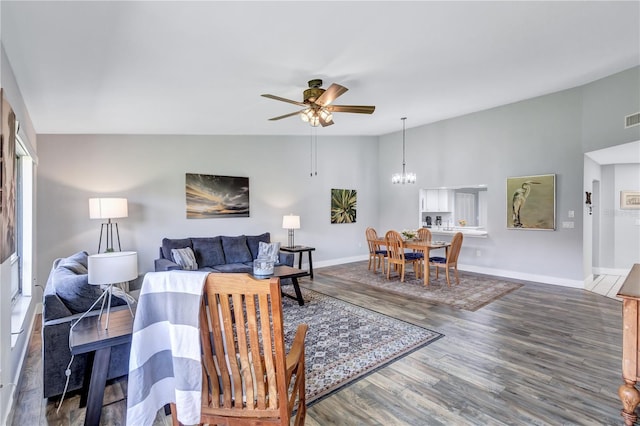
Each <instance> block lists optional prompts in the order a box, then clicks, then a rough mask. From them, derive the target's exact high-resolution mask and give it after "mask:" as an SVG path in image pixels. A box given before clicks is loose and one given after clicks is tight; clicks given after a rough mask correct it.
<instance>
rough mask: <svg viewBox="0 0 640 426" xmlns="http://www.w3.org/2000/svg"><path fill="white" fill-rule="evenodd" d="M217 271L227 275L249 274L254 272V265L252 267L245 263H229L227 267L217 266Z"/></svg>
mask: <svg viewBox="0 0 640 426" xmlns="http://www.w3.org/2000/svg"><path fill="white" fill-rule="evenodd" d="M215 270H216V271H218V272H227V273H248V274H250V273H251V272H253V263H251V266H250V265H248V264H243V263H227V264H226V265H217V266H216V267H215Z"/></svg>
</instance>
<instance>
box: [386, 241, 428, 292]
mask: <svg viewBox="0 0 640 426" xmlns="http://www.w3.org/2000/svg"><path fill="white" fill-rule="evenodd" d="M385 240H386V241H387V252H388V258H387V262H388V264H387V279H390V277H391V265H394V267H395V268H394V269H395V270H398V268H399V269H400V282H404V272H405V269H406V265H407V264H409V263H411V264H413V272H415V274H416V278H420V276H421V271H422V260H423V258H424V256H423V254H422V253H412V252H408V253H405V248H404V241H403V240H402V235H400V233H399V232H398V231H394V230H391V231H389V232H387V233H386V234H385Z"/></svg>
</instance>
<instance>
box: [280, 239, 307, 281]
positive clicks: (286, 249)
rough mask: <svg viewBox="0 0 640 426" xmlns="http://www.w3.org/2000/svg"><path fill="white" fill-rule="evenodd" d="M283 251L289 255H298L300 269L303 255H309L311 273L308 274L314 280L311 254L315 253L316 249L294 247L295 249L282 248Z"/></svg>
mask: <svg viewBox="0 0 640 426" xmlns="http://www.w3.org/2000/svg"><path fill="white" fill-rule="evenodd" d="M280 250H281V251H284V252H287V253H294V256H295V253H298V269H302V253H304V252H307V253H309V273H308V274H307V275H308V276H309V277H310V278H311V279H313V260H312V259H311V252H312V251H315V247H307V246H293V247H280Z"/></svg>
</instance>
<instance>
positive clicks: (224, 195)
mask: <svg viewBox="0 0 640 426" xmlns="http://www.w3.org/2000/svg"><path fill="white" fill-rule="evenodd" d="M185 182H186V184H185V192H186V197H187V219H208V218H224V217H249V178H247V177H234V176H217V175H201V174H194V173H187V177H186V179H185Z"/></svg>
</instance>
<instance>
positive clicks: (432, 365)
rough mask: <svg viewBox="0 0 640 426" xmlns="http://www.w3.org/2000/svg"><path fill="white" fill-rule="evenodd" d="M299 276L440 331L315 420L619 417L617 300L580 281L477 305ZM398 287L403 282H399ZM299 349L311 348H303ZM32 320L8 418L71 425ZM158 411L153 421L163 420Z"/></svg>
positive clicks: (118, 417) (344, 393)
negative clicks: (44, 368) (48, 394)
mask: <svg viewBox="0 0 640 426" xmlns="http://www.w3.org/2000/svg"><path fill="white" fill-rule="evenodd" d="M301 285H303V286H305V287H308V288H311V289H314V290H316V291H320V292H322V293H326V294H328V295H331V296H334V297H337V298H340V299H343V300H346V301H348V302H351V303H354V304H357V305H361V306H364V307H367V308H369V309H373V310H376V311H378V312H381V313H383V314H386V315H389V316H392V317H395V318H399V319H402V320H405V321H408V322H410V323H413V324H416V325H419V326H423V327H426V328H429V329H432V330H435V331H438V332H441V333H444V334H445V337H443V338H441V339H440V340H438V341H436V342H434V343H432V344H430V345H428V346H426V347H424V348H422V349H420V350H417V351H415V352H413V353H411V354H409V355H407V356H406V357H404V358H402V359H400V360H398V361H396V362H394V363H392V364H391V365H389V366H387V367H385V368H382V369H380V370H377V371H376V372H375V373H372V374H370V375H368V376H366V377H364V378H362V379H360V380H358V381H356V382H355V383H352V384H351V385H349V386H347V387H345V388H343V389H342V390H340V391H338V392H336V393H335V394H333V395H331V396H329V397H327V398H325V399H323V400H321V401H320V402H317V403H315V404H314V405H313V406H311V407H310V408H309V410H308V414H307V421H306V424H307V425H308V426H316V425H323V426H324V425H411V426H415V425H456V426H457V425H620V424H622V423H623V422H622V418H621V416H620V409H621V403H620V401H619V400H618V396H617V389H618V386H619V385H620V384H621V347H622V316H621V309H622V308H621V303H620V302H619V301H617V300H614V299H611V298H607V297H605V296H602V295H598V294H595V293H592V292H589V291H585V290H580V289H573V288H566V287H559V286H553V285H543V284H535V283H525V285H524V286H523V287H521V288H519V289H517V290H515V291H513V292H511V293H509V294H507V295H506V296H504V297H502V298H501V299H499V300H496V301H494V302H492V303H490V304H488V305H486V306H484V307H483V308H481V309H479V310H477V311H475V312H469V311H463V310H457V309H454V308H451V307H449V306H445V305H435V304H432V303H429V302H425V301H421V300H415V299H413V300H408V299H407V298H405V297H402V296H399V295H396V294H393V293H389V292H383V291H380V290H377V289H374V288H372V287H368V286H365V285H361V284H357V283H353V282H345V281H343V280H340V279H336V278H332V277H328V276H326V275H323V274H322V269H318V270H317V273H316V275H315V280H314V281H310V280H309V279H308V278H305V279H302V280H301ZM398 285H402V284H400V283H398ZM308 355H309V354H308ZM41 374H42V373H41V364H40V342H39V330H38V329H37V330H34V335H33V338H32V342H31V347H30V351H29V356H28V359H27V361H26V363H25V368H24V372H23V374H22V379H21V384H20V387H19V392H18V395H17V398H18V399H17V403H16V410H15V412H14V413H13V414H14V415H13V423H12V424H14V425H80V424H82V422H83V420H84V410H83V409H79V408H78V401H79V397H78V396H73V397H72V398H69V399H67V400H65V401H64V404H63V405H62V408H61V410H60V412H59V413H58V414H56V410H55V402H56V401H47V400H45V399H43V398H42V397H41V395H42V384H41V382H42V380H41ZM125 395H126V380H125V379H121V380H119V381H116V382H115V383H112V384H111V385H110V386H109V389H108V390H107V392H106V394H105V406H104V407H103V411H102V421H101V424H104V425H123V424H124V419H125V407H126V401H125V399H124V398H125ZM169 424H170V417H165V416H164V415H163V413H159V414H158V417H157V418H156V421H155V423H154V425H169Z"/></svg>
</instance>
